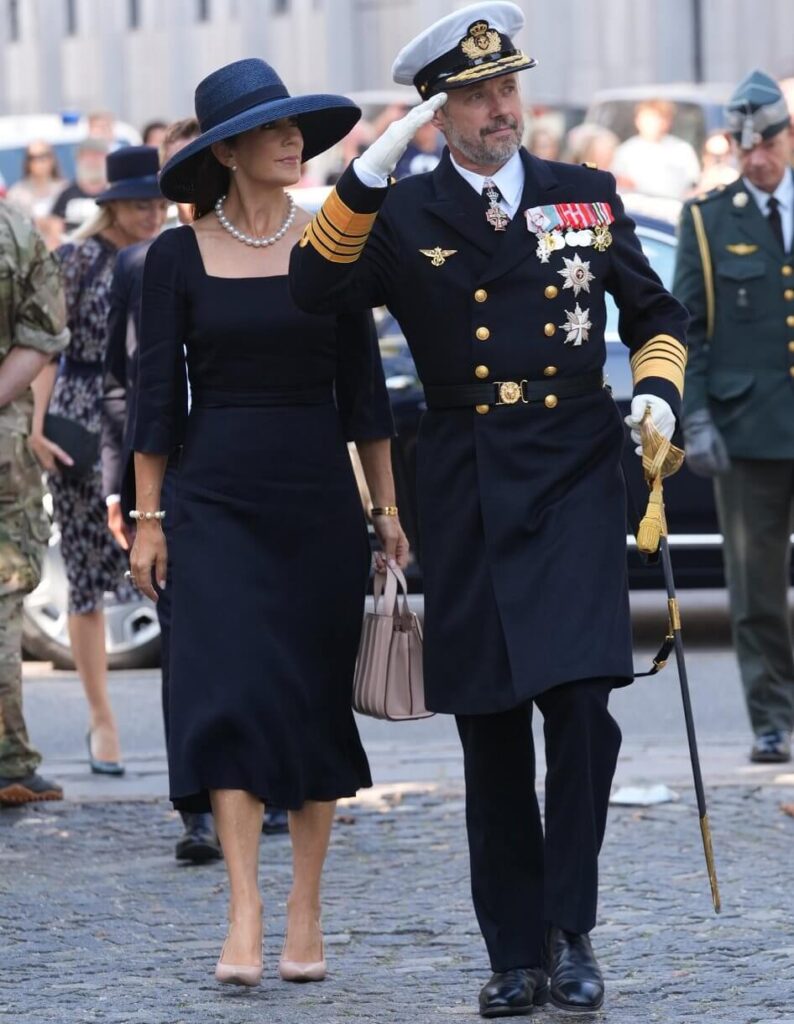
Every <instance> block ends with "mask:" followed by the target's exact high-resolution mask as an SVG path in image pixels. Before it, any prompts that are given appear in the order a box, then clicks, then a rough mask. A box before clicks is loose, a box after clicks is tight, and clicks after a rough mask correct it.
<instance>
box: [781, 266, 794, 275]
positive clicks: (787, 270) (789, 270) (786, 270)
mask: <svg viewBox="0 0 794 1024" xmlns="http://www.w3.org/2000/svg"><path fill="white" fill-rule="evenodd" d="M782 273H783V277H791V275H792V274H794V267H789V266H788V265H786V266H785V267H783V270H782Z"/></svg>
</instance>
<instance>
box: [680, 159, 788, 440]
mask: <svg viewBox="0 0 794 1024" xmlns="http://www.w3.org/2000/svg"><path fill="white" fill-rule="evenodd" d="M791 173H794V172H791ZM679 234H680V237H679V243H678V262H677V265H676V272H675V280H674V283H673V294H674V295H675V296H676V298H677V299H679V300H680V301H681V302H682V303H683V304H684V305H685V306H686V307H687V309H688V310H689V312H690V314H691V317H692V321H691V323H690V326H689V335H688V340H689V362H688V364H687V368H686V387H685V391H684V409H683V413H684V419H686V417H687V416H688V415H690V414H691V413H693V412H695V411H696V410H698V409H703V408H704V407H705V408H708V409H709V411H710V412H711V416H712V418H713V420H714V423H715V425H716V427H717V429H718V430H719V431H720V433H721V435H722V437H723V439H724V440H725V444H726V446H727V448H728V453H729V455H731V456H733V457H735V458H750V459H794V254H792V253H789V254H788V255H787V256H784V255H783V253H782V252H781V249H780V246H779V245H778V243H777V242H776V241H775V238H774V236H773V234H772V232H771V229H770V228H769V225H768V224H767V222H766V219H765V217H764V216H763V214H762V213H761V211H760V210H759V208H758V204H757V203H756V201H755V200H754V199H753V197H752V196H751V195H750V193H749V192H748V191H747V190H746V188H745V186H744V184H743V182H742V181H741V179H740V180H739V181H737V182H735V183H734V184H732V185H729V186H728V187H727V188H724V189H719V190H716V191H714V192H710V193H708V194H707V195H705V196H703V197H701V198H698V199H693V200H691V201H690V202H688V203H687V204H686V205H685V206H684V209H683V211H682V213H681V224H680V232H679Z"/></svg>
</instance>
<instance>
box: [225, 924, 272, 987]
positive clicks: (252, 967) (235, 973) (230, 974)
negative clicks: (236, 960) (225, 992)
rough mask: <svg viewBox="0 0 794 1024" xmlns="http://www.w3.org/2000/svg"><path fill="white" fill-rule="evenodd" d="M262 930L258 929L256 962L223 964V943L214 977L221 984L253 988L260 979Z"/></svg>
mask: <svg viewBox="0 0 794 1024" xmlns="http://www.w3.org/2000/svg"><path fill="white" fill-rule="evenodd" d="M262 938H263V936H262V930H261V929H260V931H259V963H258V964H225V963H223V954H224V952H225V951H226V943H225V942H224V944H223V949H221V955H220V956H219V957H218V962H217V964H216V965H215V979H216V981H219V982H220V983H221V985H246V986H248V987H249V988H255V987H256V986H257V985H258V984H259V982H260V981H261V980H262Z"/></svg>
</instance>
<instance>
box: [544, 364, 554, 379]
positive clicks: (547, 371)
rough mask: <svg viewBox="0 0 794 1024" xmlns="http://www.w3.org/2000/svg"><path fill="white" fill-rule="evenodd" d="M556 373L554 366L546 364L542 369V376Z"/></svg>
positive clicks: (550, 375)
mask: <svg viewBox="0 0 794 1024" xmlns="http://www.w3.org/2000/svg"><path fill="white" fill-rule="evenodd" d="M556 373H557V367H556V366H547V367H546V369H545V370H544V371H543V376H544V377H553V376H554V375H555V374H556Z"/></svg>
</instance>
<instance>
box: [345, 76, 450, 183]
mask: <svg viewBox="0 0 794 1024" xmlns="http://www.w3.org/2000/svg"><path fill="white" fill-rule="evenodd" d="M446 102H447V94H446V93H445V92H440V93H438V94H437V95H435V96H432V97H431V98H430V99H429V100H425V102H424V103H420V104H419V105H418V106H416V107H414V108H413V109H412V110H409V111H408V113H407V114H406V115H405V117H401V118H400V120H399V121H392V123H391V124H390V125H389V127H388V128H387V129H386V131H385V132H384V133H383V135H381V137H380V138H379V139H376V140H375V141H374V142H373V143H372V145H371V146H370V147H369V148H368V149H365V150H364V152H363V153H362V154H361V156H360V157H358V159H356V160H354V161H353V170H354V171H355V172H356V174H357V175H358V177H359V178H360V179H361V180H362V181H364V179H363V178H362V177H361V175H360V174H358V171H359V170H362V171H365V172H367V173H368V174H370V175H373V176H374V177H376V178H380V179H381V180H382V181H384V182H385V181H386V180H387V179H388V177H389V175H390V174H391V172H392V171H393V170H394V168H395V167H396V166H397V162H398V160H399V159H400V157H401V156H402V155H403V153H404V152H405V151H406V149H407V148H408V143H409V142H410V141H411V139H412V138H413V137H414V135H416V133H417V132H418V131H419V129H420V128H421V127H422V125H424V124H427V122H428V121H432V120H433V115H434V114H435V112H436V111H437V110H438V109H439V107H443V106H444V104H445V103H446ZM364 183H365V184H366V182H364Z"/></svg>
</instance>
